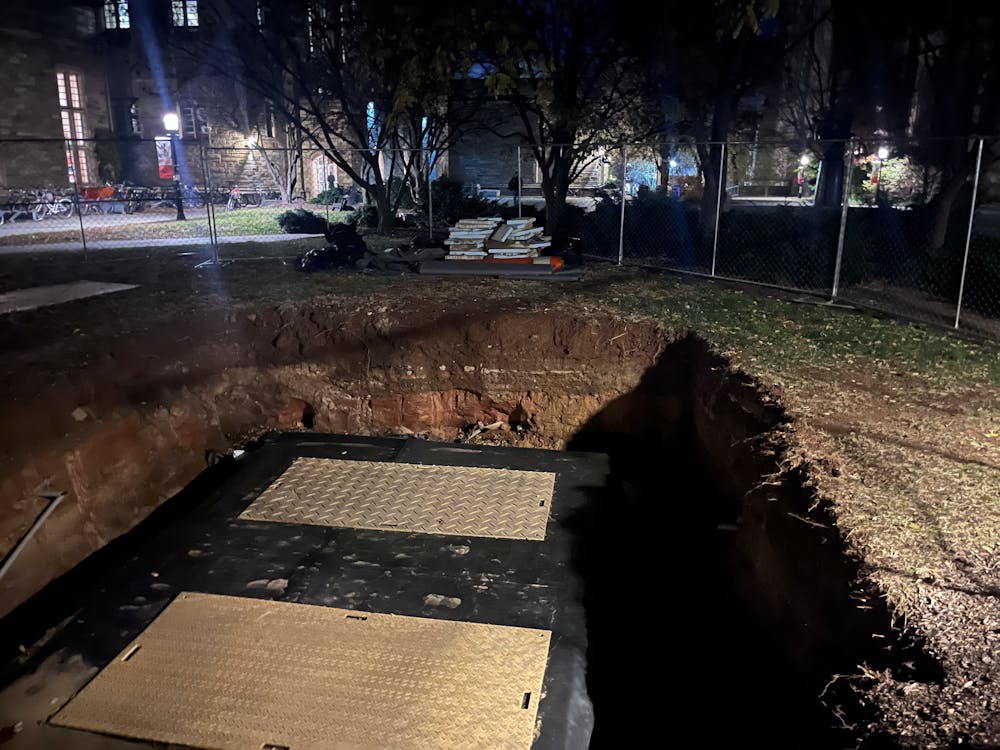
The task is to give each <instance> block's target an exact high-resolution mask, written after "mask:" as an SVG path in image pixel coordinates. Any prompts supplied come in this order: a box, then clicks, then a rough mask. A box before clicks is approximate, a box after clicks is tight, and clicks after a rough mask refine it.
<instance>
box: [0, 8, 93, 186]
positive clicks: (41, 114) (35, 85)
mask: <svg viewBox="0 0 1000 750" xmlns="http://www.w3.org/2000/svg"><path fill="white" fill-rule="evenodd" d="M95 34H96V24H95V21H94V16H93V9H90V8H86V7H83V6H79V7H78V6H73V5H68V6H66V7H63V8H60V9H59V12H55V13H54V12H53V9H52V8H51V7H50V6H46V5H37V4H35V5H32V4H30V3H10V4H7V5H5V7H4V21H3V28H0V60H2V61H3V68H4V85H3V86H2V87H0V141H2V140H3V139H15V138H17V139H28V138H33V139H48V138H51V139H54V141H52V142H48V143H43V142H37V141H36V142H27V143H9V142H8V143H0V187H19V188H39V187H65V186H66V185H68V184H69V178H68V175H67V169H66V152H65V150H64V146H63V143H62V140H61V139H62V137H63V132H62V125H61V122H60V114H59V98H58V91H57V89H56V71H57V70H71V71H73V72H75V73H77V75H78V76H80V81H81V86H82V93H83V98H84V128H85V135H86V136H88V137H92V136H93V134H94V129H95V128H107V127H109V126H110V120H109V111H108V91H107V81H106V77H105V75H104V66H103V62H102V60H101V58H100V55H99V54H98V53H97V52H96V51H95V47H94V44H93V41H94V36H95ZM86 150H87V158H88V171H89V173H90V178H91V181H92V182H93V181H94V180H96V179H97V160H96V156H95V154H94V152H93V149H92V148H89V147H88V148H87V149H86Z"/></svg>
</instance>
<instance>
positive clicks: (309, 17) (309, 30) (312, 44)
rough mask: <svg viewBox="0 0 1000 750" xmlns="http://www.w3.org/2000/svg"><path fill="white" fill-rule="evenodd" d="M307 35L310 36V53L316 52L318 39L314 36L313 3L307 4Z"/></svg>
mask: <svg viewBox="0 0 1000 750" xmlns="http://www.w3.org/2000/svg"><path fill="white" fill-rule="evenodd" d="M306 35H307V36H308V37H309V54H310V55H312V54H315V52H316V39H315V37H314V36H313V9H312V5H307V6H306Z"/></svg>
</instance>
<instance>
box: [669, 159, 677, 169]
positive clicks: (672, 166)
mask: <svg viewBox="0 0 1000 750" xmlns="http://www.w3.org/2000/svg"><path fill="white" fill-rule="evenodd" d="M669 164H670V168H671V169H674V168H675V167H676V166H677V160H676V159H671V160H670V162H669Z"/></svg>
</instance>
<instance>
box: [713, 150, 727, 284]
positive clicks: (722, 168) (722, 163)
mask: <svg viewBox="0 0 1000 750" xmlns="http://www.w3.org/2000/svg"><path fill="white" fill-rule="evenodd" d="M725 189H726V142H725V141H723V142H722V148H721V149H720V150H719V189H718V190H717V191H716V192H717V193H718V195H717V196H716V199H715V231H714V232H712V276H715V258H716V255H717V254H718V252H719V216H720V215H721V214H722V193H723V191H724V190H725Z"/></svg>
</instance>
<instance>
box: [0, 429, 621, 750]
mask: <svg viewBox="0 0 1000 750" xmlns="http://www.w3.org/2000/svg"><path fill="white" fill-rule="evenodd" d="M299 456H312V457H320V458H337V459H344V460H364V461H399V462H405V463H416V464H438V465H452V466H481V467H491V468H508V469H521V470H540V471H550V472H555V473H556V474H557V477H556V481H555V491H554V495H553V500H552V511H551V516H550V519H549V525H548V529H547V533H546V537H545V539H544V540H543V541H532V540H521V539H491V538H463V537H456V536H442V535H435V534H413V533H403V532H385V531H373V530H364V529H352V528H334V527H324V526H311V525H297V524H284V523H268V522H261V521H247V520H241V519H239V518H238V516H239V514H240V513H241V512H242V511H243V510H244V509H245V508H246V507H247V506H248V505H249V504H250V503H251V502H252V501H253V500H254V499H255V498H256V497H257V496H258V495H259V494H260V493H261V492H262V491H263V490H264V489H265V488H266V487H267V486H268V485H269V484H271V482H273V481H274V480H275V479H276V478H277V477H278V476H279V475H280V474H281V473H282V472H283V471H284V470H285V469H286V468H287V467H288V466H289V465H290V464H291V462H292V460H293V459H294V458H296V457H299ZM607 472H608V465H607V460H606V458H605V457H604V456H602V455H599V454H586V453H557V452H552V451H542V450H528V449H513V448H495V447H487V446H470V445H457V444H446V443H431V442H427V441H422V440H416V439H406V438H398V439H397V438H367V437H355V436H338V435H317V434H307V433H293V434H280V435H272V436H268V437H266V438H265V439H264V440H262V443H261V445H260V446H259V447H258V448H256V449H255V450H252V451H248V452H247V453H246V454H245V455H244V456H243V457H242V458H240V459H239V460H236V461H233V460H227V461H226V462H224V463H223V464H220V465H219V466H216V467H213V468H211V469H209V470H207V471H206V472H204V473H203V475H202V476H201V477H199V479H198V480H196V481H195V482H194V483H192V485H191V486H190V487H189V488H188V489H186V490H185V491H184V492H183V493H181V494H180V495H178V496H177V497H175V498H173V499H172V500H171V501H169V502H168V503H166V504H165V505H164V506H163V507H161V508H160V509H159V510H158V511H157V512H156V513H154V514H153V515H152V516H151V517H150V518H149V519H147V520H146V521H145V522H144V523H143V524H141V525H140V526H139V527H138V528H137V529H135V530H134V531H133V532H131V533H130V534H128V535H126V536H125V537H123V538H121V539H119V540H117V541H116V542H114V543H112V544H111V545H109V546H108V547H106V548H105V549H104V550H102V551H101V552H100V553H98V554H97V555H94V556H93V557H92V558H90V559H89V560H88V561H86V562H85V563H84V564H83V565H81V566H78V567H77V568H76V569H75V570H74V571H72V572H71V573H69V574H68V575H67V576H65V577H63V578H62V579H60V580H59V581H57V582H55V583H54V584H52V585H51V586H49V587H48V588H47V589H45V590H44V591H43V592H41V593H40V594H39V595H38V596H36V597H34V598H33V599H32V600H30V601H29V602H28V603H26V604H25V605H24V606H22V607H21V608H19V609H18V610H17V611H15V612H14V613H13V614H12V615H11V616H9V617H8V618H6V619H5V620H4V621H2V622H0V644H2V646H0V647H2V648H3V649H5V652H4V654H3V656H4V663H5V664H6V665H7V672H6V674H5V676H4V685H5V686H6V685H9V683H10V682H11V681H12V680H13V679H16V678H17V677H18V676H19V675H23V674H25V673H30V672H31V671H33V669H34V668H35V667H36V666H37V665H38V664H40V663H41V662H42V661H43V660H44V659H45V658H46V657H48V656H49V655H51V654H53V653H55V652H57V651H62V653H64V654H79V655H80V657H81V658H82V659H83V661H84V662H85V663H86V664H88V665H91V666H93V667H103V666H104V665H105V664H107V662H108V661H110V660H111V659H112V658H113V657H114V656H115V654H117V653H118V652H119V651H120V650H121V649H122V648H123V647H124V646H125V645H126V644H127V643H129V642H130V641H131V640H132V639H133V638H135V637H136V636H137V635H138V634H139V633H140V632H141V631H142V630H143V629H144V628H145V627H146V626H147V625H148V624H149V623H150V622H151V621H152V620H153V619H154V618H155V617H156V616H157V614H158V613H159V612H160V611H161V610H162V609H163V608H164V607H165V606H166V605H167V604H168V603H169V602H170V601H171V600H172V599H173V598H174V597H175V596H176V595H177V594H178V593H179V592H181V591H198V592H205V593H213V594H226V595H236V596H243V597H254V598H269V599H277V600H282V601H289V602H299V603H303V604H314V605H322V606H330V607H341V608H346V609H356V610H361V611H369V612H381V613H395V614H402V615H413V616H422V617H433V618H439V619H449V620H460V621H466V622H482V623H490V624H497V625H514V626H522V627H530V628H542V629H546V630H550V631H551V632H552V640H551V649H550V655H549V665H548V668H547V670H546V673H545V680H544V690H543V694H544V696H545V697H544V699H543V700H542V702H541V704H540V705H539V722H538V723H539V726H540V733H539V735H538V737H537V739H536V741H535V744H534V745H533V747H535V748H538V749H539V750H542V749H544V748H579V747H586V745H587V738H588V737H589V734H590V731H591V726H592V721H593V718H592V712H591V708H590V702H589V700H588V698H587V692H586V686H585V673H586V627H585V620H584V611H583V606H582V603H581V599H582V581H581V579H580V578H579V575H578V573H577V572H576V570H575V568H574V560H573V556H574V534H573V531H572V526H573V520H574V517H575V515H576V514H577V513H578V512H579V511H580V510H581V509H582V508H583V507H584V505H585V504H586V503H587V501H588V498H591V497H593V496H594V494H595V493H597V492H600V491H601V489H602V488H603V487H604V484H605V481H606V476H607ZM57 626H58V628H57V629H56V631H54V632H55V635H52V632H53V631H50V630H49V629H50V628H54V627H57ZM46 631H49V638H48V640H47V641H46V642H45V645H44V646H43V647H41V648H38V649H37V650H36V651H34V652H32V655H31V657H30V659H28V660H27V661H26V662H25V663H18V662H19V646H20V645H22V644H32V643H36V642H38V640H39V639H40V638H42V636H43V635H44V634H45V633H46ZM23 659H24V657H23V656H22V657H20V660H21V661H23ZM2 697H3V696H2V694H0V699H2ZM66 697H67V698H68V697H69V696H66ZM58 707H59V706H58V705H56V706H53V707H52V712H54V711H55V710H56V709H57V708H58ZM39 731H44V732H46V733H51V743H50V746H51V747H72V746H73V745H72V738H73V736H74V734H73V730H66V729H59V728H56V727H49V726H46V727H44V729H43V730H39ZM48 736H49V735H46V737H48ZM121 746H122V747H123V748H124V747H135V746H136V745H135V744H134V743H126V742H125V741H122V745H121Z"/></svg>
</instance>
